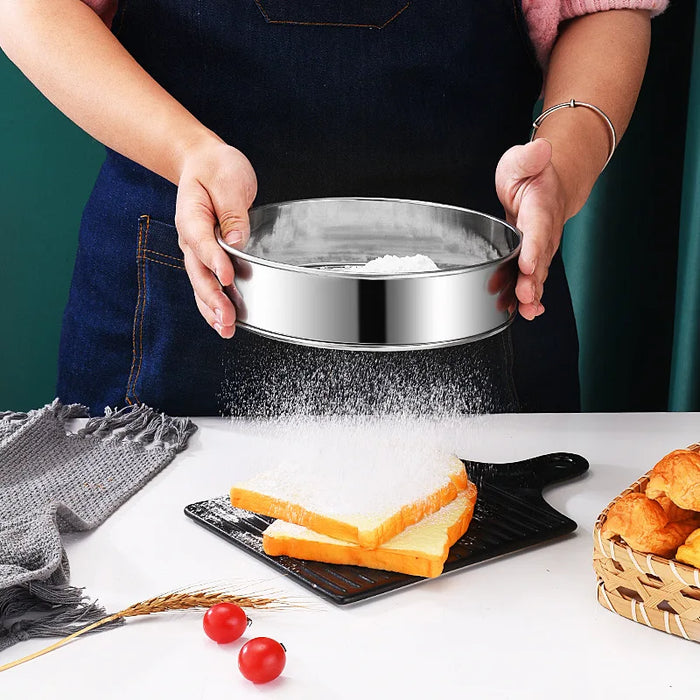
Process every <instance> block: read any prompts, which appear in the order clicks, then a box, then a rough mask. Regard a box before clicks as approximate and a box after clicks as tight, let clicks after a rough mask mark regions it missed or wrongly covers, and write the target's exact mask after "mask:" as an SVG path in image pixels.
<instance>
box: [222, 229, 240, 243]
mask: <svg viewBox="0 0 700 700" xmlns="http://www.w3.org/2000/svg"><path fill="white" fill-rule="evenodd" d="M224 240H225V241H226V243H228V244H229V245H236V244H237V243H240V242H241V241H242V240H243V232H242V231H229V232H228V233H227V234H226V235H225V236H224Z"/></svg>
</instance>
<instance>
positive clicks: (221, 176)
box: [175, 140, 257, 338]
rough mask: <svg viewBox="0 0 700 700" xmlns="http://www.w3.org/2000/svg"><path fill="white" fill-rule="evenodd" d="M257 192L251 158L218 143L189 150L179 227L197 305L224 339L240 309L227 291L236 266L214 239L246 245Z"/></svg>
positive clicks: (181, 184) (180, 195)
mask: <svg viewBox="0 0 700 700" xmlns="http://www.w3.org/2000/svg"><path fill="white" fill-rule="evenodd" d="M256 193H257V180H256V178H255V171H254V170H253V166H252V165H251V164H250V161H249V160H248V159H247V158H246V157H245V156H244V155H243V154H242V153H241V152H240V151H238V150H236V149H235V148H233V147H232V146H228V145H227V144H225V143H223V142H220V141H215V140H212V141H208V142H207V143H206V144H204V145H201V146H197V147H195V148H192V149H190V151H189V152H188V153H187V155H186V156H185V160H184V163H183V167H182V171H181V175H180V180H179V183H178V191H177V205H176V210H175V226H176V227H177V232H178V243H179V245H180V248H181V249H182V252H183V253H184V255H185V268H186V270H187V274H188V276H189V278H190V282H191V284H192V288H193V290H194V298H195V301H196V302H197V308H198V309H199V312H200V313H201V314H202V316H203V317H204V319H205V320H206V321H207V323H208V324H209V325H210V326H211V327H212V328H214V329H215V330H216V332H217V333H218V334H219V335H220V336H221V337H222V338H230V337H231V336H233V333H234V330H235V326H234V324H235V322H236V310H235V308H234V305H233V302H232V301H231V298H230V296H228V295H227V294H226V293H225V290H227V289H229V290H230V289H231V288H232V285H233V278H234V273H233V264H232V262H231V259H230V258H229V256H228V254H227V253H226V252H225V251H224V250H223V249H222V248H221V246H220V245H219V244H218V242H217V240H216V234H215V231H216V228H217V226H218V227H219V228H220V229H221V235H222V237H223V238H224V240H225V241H226V242H227V243H228V244H229V245H231V246H235V247H236V248H240V247H243V246H244V245H245V244H246V242H247V241H248V237H249V235H250V225H249V222H248V209H249V208H250V206H251V204H252V203H253V200H254V199H255V195H256Z"/></svg>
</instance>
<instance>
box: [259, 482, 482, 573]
mask: <svg viewBox="0 0 700 700" xmlns="http://www.w3.org/2000/svg"><path fill="white" fill-rule="evenodd" d="M476 495H477V492H476V486H474V484H472V483H471V482H467V484H466V488H465V489H463V490H462V491H461V492H460V493H459V494H458V498H461V499H462V500H463V501H464V504H463V507H461V509H460V512H459V513H458V514H457V517H456V518H455V519H454V520H453V521H452V522H451V523H450V524H449V525H448V527H447V530H446V539H445V542H444V546H443V548H442V551H441V552H439V553H428V552H422V551H419V550H413V549H410V548H406V547H405V546H404V547H399V545H398V543H397V544H396V545H395V546H394V547H392V542H394V541H395V540H394V539H393V538H392V540H390V541H388V542H386V543H385V544H383V545H381V546H380V547H378V548H376V549H366V548H363V547H360V546H358V545H356V544H350V543H346V542H342V541H340V540H337V539H336V540H335V541H334V542H327V541H319V540H318V539H304V538H303V537H290V536H287V535H285V534H275V535H274V536H271V535H269V534H267V533H263V550H264V551H265V553H266V554H268V555H270V556H279V555H283V554H284V555H287V556H290V557H295V558H297V559H306V560H310V561H322V562H326V563H329V564H351V565H356V566H365V567H368V568H372V569H385V570H387V571H396V572H399V573H403V574H408V575H410V576H423V577H427V578H434V577H436V576H439V575H440V574H441V573H442V570H443V567H444V564H445V560H446V559H447V556H448V554H449V550H450V547H451V546H452V545H453V544H454V543H455V542H456V541H457V540H458V539H459V538H460V537H462V535H464V533H465V532H466V531H467V529H468V527H469V524H470V522H471V520H472V516H473V514H474V506H475V504H476ZM448 505H449V504H448ZM420 526H421V524H420V523H418V524H417V525H415V527H417V528H419V527H420Z"/></svg>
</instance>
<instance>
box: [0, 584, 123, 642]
mask: <svg viewBox="0 0 700 700" xmlns="http://www.w3.org/2000/svg"><path fill="white" fill-rule="evenodd" d="M20 616H21V617H22V619H15V618H18V617H20ZM106 616H107V613H106V612H105V610H104V608H102V607H101V606H100V605H98V604H97V603H94V602H92V601H91V600H90V599H89V598H87V597H86V596H85V595H84V593H83V589H82V588H75V587H74V586H69V585H68V584H49V583H46V582H44V581H32V582H31V583H28V584H26V585H23V586H13V587H11V588H6V589H5V590H0V651H2V650H3V649H7V648H8V647H11V646H12V645H13V644H16V643H17V642H23V641H25V640H27V639H38V638H40V637H65V636H67V635H69V634H72V633H73V632H76V631H77V630H79V629H81V628H82V627H85V626H87V625H90V624H92V623H93V622H97V621H98V620H101V619H102V618H104V617H106ZM13 620H14V621H13ZM123 623H124V620H122V619H117V620H114V621H112V622H109V623H107V624H105V625H103V626H102V627H98V628H96V629H95V630H94V631H95V632H99V631H101V630H103V629H107V628H111V627H115V626H117V625H121V624H123Z"/></svg>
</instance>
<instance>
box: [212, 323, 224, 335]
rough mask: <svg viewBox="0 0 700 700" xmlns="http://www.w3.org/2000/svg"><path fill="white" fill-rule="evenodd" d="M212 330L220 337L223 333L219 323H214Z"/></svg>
mask: <svg viewBox="0 0 700 700" xmlns="http://www.w3.org/2000/svg"><path fill="white" fill-rule="evenodd" d="M214 330H215V331H216V332H217V333H218V334H219V335H222V334H223V331H224V327H223V326H222V325H221V324H220V323H215V324H214Z"/></svg>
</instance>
